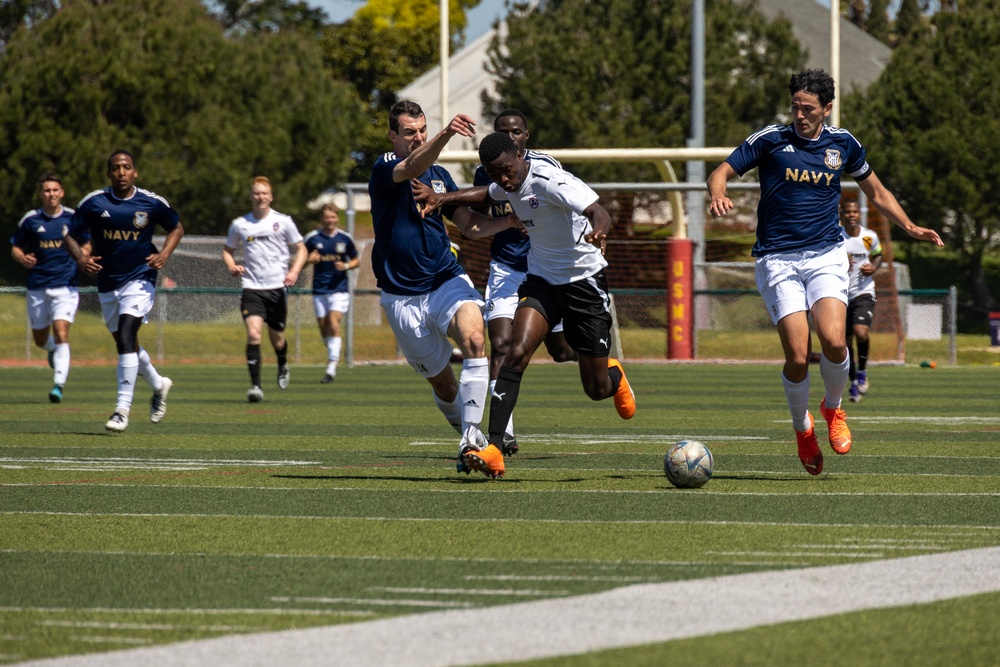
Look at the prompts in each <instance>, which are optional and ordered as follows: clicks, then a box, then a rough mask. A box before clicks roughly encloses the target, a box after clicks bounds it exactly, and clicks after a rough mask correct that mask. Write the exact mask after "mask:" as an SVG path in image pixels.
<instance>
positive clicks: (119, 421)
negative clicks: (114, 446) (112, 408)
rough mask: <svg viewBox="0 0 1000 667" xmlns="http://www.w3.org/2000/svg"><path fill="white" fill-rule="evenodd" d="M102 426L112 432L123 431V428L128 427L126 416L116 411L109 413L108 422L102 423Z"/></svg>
mask: <svg viewBox="0 0 1000 667" xmlns="http://www.w3.org/2000/svg"><path fill="white" fill-rule="evenodd" d="M104 428H106V429H108V430H109V431H111V432H113V433H123V432H124V431H125V429H127V428H128V416H126V415H123V414H122V413H120V412H116V413H114V414H113V415H111V418H110V419H109V420H108V423H107V424H105V425H104Z"/></svg>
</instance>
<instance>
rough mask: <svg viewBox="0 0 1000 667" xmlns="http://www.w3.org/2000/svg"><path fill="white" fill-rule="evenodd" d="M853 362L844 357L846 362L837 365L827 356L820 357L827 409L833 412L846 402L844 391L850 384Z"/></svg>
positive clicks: (820, 371) (820, 369) (820, 370)
mask: <svg viewBox="0 0 1000 667" xmlns="http://www.w3.org/2000/svg"><path fill="white" fill-rule="evenodd" d="M850 372H851V360H850V358H849V357H844V360H843V361H842V362H841V363H839V364H835V363H833V362H832V361H830V360H829V359H827V358H826V355H824V354H820V356H819V374H820V375H821V376H822V377H823V385H824V387H826V409H827V410H833V409H835V408H839V407H840V404H841V402H843V400H844V389H846V388H847V383H848V382H850Z"/></svg>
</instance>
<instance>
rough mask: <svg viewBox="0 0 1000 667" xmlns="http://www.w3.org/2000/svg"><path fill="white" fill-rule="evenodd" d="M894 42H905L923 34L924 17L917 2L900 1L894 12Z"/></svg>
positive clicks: (914, 0)
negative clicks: (897, 9)
mask: <svg viewBox="0 0 1000 667" xmlns="http://www.w3.org/2000/svg"><path fill="white" fill-rule="evenodd" d="M895 28H896V40H897V42H898V41H905V40H910V39H914V38H917V37H919V36H920V35H922V34H923V33H924V32H925V28H926V26H925V24H924V17H923V14H922V12H921V10H920V3H919V2H918V0H902V2H901V3H900V5H899V11H897V12H896V24H895Z"/></svg>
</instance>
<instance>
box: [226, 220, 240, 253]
mask: <svg viewBox="0 0 1000 667" xmlns="http://www.w3.org/2000/svg"><path fill="white" fill-rule="evenodd" d="M236 222H237V220H233V221H232V222H231V223H229V231H228V232H226V247H227V248H238V247H239V245H240V235H239V232H238V231H237V229H236Z"/></svg>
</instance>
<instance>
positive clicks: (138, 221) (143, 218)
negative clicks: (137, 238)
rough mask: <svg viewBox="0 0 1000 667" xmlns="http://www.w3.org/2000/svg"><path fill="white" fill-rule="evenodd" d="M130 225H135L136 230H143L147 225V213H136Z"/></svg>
mask: <svg viewBox="0 0 1000 667" xmlns="http://www.w3.org/2000/svg"><path fill="white" fill-rule="evenodd" d="M132 224H133V225H135V228H136V229H145V228H146V225H148V224H149V213H146V212H145V211H136V212H135V217H134V218H132Z"/></svg>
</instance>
